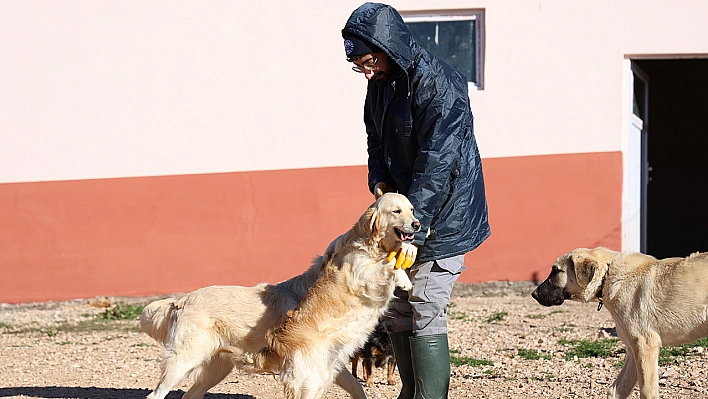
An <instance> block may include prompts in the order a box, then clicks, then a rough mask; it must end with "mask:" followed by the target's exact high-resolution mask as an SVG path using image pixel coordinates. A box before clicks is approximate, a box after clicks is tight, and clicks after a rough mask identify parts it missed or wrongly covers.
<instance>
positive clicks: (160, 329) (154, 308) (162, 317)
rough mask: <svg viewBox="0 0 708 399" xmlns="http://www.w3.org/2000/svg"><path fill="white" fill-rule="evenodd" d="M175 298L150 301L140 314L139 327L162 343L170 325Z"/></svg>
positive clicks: (165, 338)
mask: <svg viewBox="0 0 708 399" xmlns="http://www.w3.org/2000/svg"><path fill="white" fill-rule="evenodd" d="M174 303H175V299H173V298H167V299H161V300H159V301H155V302H152V303H151V304H149V305H147V306H146V307H145V309H143V313H142V314H141V315H140V328H141V329H142V330H143V331H144V332H145V333H146V334H147V335H149V336H150V337H151V338H153V339H154V340H155V341H158V342H160V343H162V344H164V343H165V341H166V340H167V331H168V329H169V327H170V315H171V313H172V309H174Z"/></svg>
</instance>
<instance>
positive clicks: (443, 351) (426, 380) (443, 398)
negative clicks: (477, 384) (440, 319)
mask: <svg viewBox="0 0 708 399" xmlns="http://www.w3.org/2000/svg"><path fill="white" fill-rule="evenodd" d="M410 345H411V360H412V361H411V363H412V364H413V375H414V376H415V396H414V399H447V391H448V389H449V388H450V350H449V349H448V344H447V334H435V335H425V336H422V337H411V338H410ZM396 356H398V354H396Z"/></svg>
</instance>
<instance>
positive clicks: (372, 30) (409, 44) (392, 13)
mask: <svg viewBox="0 0 708 399" xmlns="http://www.w3.org/2000/svg"><path fill="white" fill-rule="evenodd" d="M348 34H353V35H356V36H359V37H361V38H362V39H364V40H367V41H369V42H370V43H371V44H373V45H375V46H376V47H378V48H380V49H381V50H383V51H384V52H385V53H386V54H387V55H388V56H389V57H390V58H391V59H392V60H393V61H394V62H395V63H396V64H398V66H400V67H401V68H402V69H403V70H404V71H407V70H408V68H409V67H410V66H411V64H412V62H413V58H414V49H415V48H416V46H417V45H416V43H415V41H414V40H413V36H411V32H410V31H409V30H408V26H406V24H405V22H403V19H402V18H401V15H400V14H399V13H398V11H396V10H395V9H394V8H393V7H391V6H389V5H386V4H379V3H365V4H362V5H361V6H360V7H359V8H357V9H356V10H354V12H353V13H352V15H351V16H350V17H349V19H348V20H347V23H346V24H345V25H344V29H342V37H346V36H347V35H348Z"/></svg>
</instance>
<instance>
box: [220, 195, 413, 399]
mask: <svg viewBox="0 0 708 399" xmlns="http://www.w3.org/2000/svg"><path fill="white" fill-rule="evenodd" d="M418 230H420V223H419V222H418V220H417V219H416V218H415V217H414V216H413V206H412V205H411V203H410V202H409V201H408V199H407V198H406V197H404V196H402V195H400V194H393V193H387V194H384V195H383V196H382V197H381V198H379V199H378V200H377V201H376V202H375V203H374V204H373V205H372V206H371V207H370V208H369V209H368V210H367V211H366V213H364V215H362V216H361V218H360V219H359V222H358V223H356V224H355V225H354V227H352V228H351V230H349V232H347V233H345V234H344V235H342V236H341V237H339V238H338V239H337V240H335V242H333V243H332V245H330V248H328V250H327V252H326V253H325V259H323V264H324V270H322V272H321V273H320V276H319V278H318V280H317V281H316V282H315V284H314V285H313V286H312V288H311V289H310V290H309V291H308V293H307V295H305V298H304V299H303V300H302V302H301V303H300V305H298V307H297V308H295V310H293V311H292V312H290V313H289V314H288V318H287V320H285V322H284V323H283V324H282V325H281V326H280V327H278V328H277V329H275V330H274V331H273V332H272V333H270V334H269V335H268V346H267V347H266V348H264V349H262V350H261V351H259V352H257V353H255V354H252V355H251V354H248V353H244V351H243V349H242V348H237V347H231V348H223V349H220V350H219V351H220V352H221V353H224V352H229V353H230V354H231V355H232V358H233V360H234V362H235V363H236V364H238V365H251V366H252V367H253V371H254V372H271V373H274V374H278V375H279V377H280V381H281V382H282V383H283V384H284V392H285V396H286V397H287V398H288V399H318V398H320V397H322V395H323V394H324V393H325V392H326V391H327V389H328V388H329V387H330V386H331V384H332V382H333V380H334V378H335V376H336V375H337V374H338V373H340V372H341V371H342V370H345V365H346V364H347V363H348V362H349V359H350V358H351V356H352V355H353V354H354V352H356V350H357V349H358V348H360V347H362V346H363V345H364V343H365V342H366V341H367V338H368V336H369V334H370V333H371V332H372V331H373V330H374V328H375V327H376V324H377V323H378V320H379V317H380V316H381V315H382V314H383V312H384V311H385V309H386V307H387V305H388V303H389V301H390V300H391V298H392V297H393V291H394V288H395V286H396V285H398V286H399V287H401V288H403V289H406V290H408V289H410V288H411V282H410V280H409V279H408V276H407V275H406V273H405V272H404V271H403V270H402V269H395V268H394V262H392V261H388V260H387V256H388V254H389V253H390V252H391V251H394V250H396V249H397V248H398V247H400V245H401V243H402V242H403V241H406V240H410V239H412V238H413V234H414V233H415V232H416V231H418Z"/></svg>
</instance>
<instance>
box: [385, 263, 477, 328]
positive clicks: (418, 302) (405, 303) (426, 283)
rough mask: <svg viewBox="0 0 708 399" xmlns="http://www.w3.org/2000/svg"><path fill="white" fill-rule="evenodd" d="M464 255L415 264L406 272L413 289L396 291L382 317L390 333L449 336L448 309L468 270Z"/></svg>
mask: <svg viewBox="0 0 708 399" xmlns="http://www.w3.org/2000/svg"><path fill="white" fill-rule="evenodd" d="M464 260H465V256H464V255H458V256H453V257H451V258H445V259H439V260H434V261H430V262H423V263H416V264H414V265H413V266H412V267H411V268H410V269H408V270H406V272H407V273H408V277H410V279H411V282H412V283H413V289H411V290H410V291H404V290H402V289H400V288H396V291H395V292H394V295H395V297H394V298H393V300H391V303H390V304H389V308H388V310H387V311H386V314H385V315H384V317H383V320H384V322H385V324H386V327H387V328H388V330H389V331H390V332H403V331H413V334H414V335H415V336H425V335H433V334H447V307H448V305H450V294H451V293H452V288H453V287H454V285H455V282H456V281H457V278H458V277H459V276H460V273H462V272H463V271H464V270H466V268H465V264H464Z"/></svg>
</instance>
